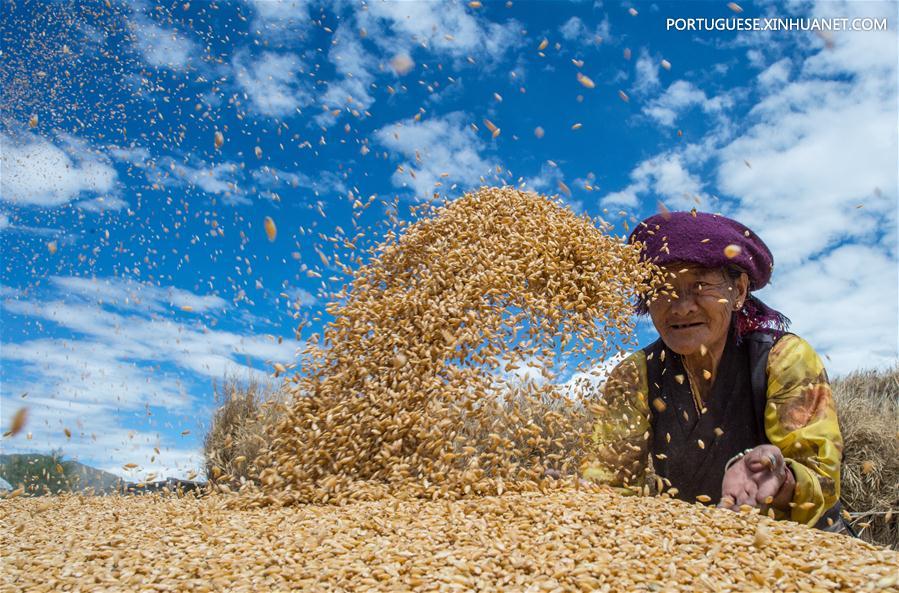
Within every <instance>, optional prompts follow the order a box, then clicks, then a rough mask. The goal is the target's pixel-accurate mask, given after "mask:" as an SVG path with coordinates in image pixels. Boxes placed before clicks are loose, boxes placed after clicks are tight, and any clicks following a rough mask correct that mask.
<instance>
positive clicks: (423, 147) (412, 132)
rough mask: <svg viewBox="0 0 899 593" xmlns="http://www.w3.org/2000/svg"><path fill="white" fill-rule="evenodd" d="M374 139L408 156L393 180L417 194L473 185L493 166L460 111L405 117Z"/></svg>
mask: <svg viewBox="0 0 899 593" xmlns="http://www.w3.org/2000/svg"><path fill="white" fill-rule="evenodd" d="M375 138H377V140H378V141H379V142H380V143H381V144H383V145H384V146H386V147H387V148H389V149H391V150H393V151H395V152H398V153H399V154H401V155H402V156H403V157H405V158H406V159H407V160H406V162H404V163H403V164H402V167H403V171H399V170H397V171H396V172H395V173H394V174H393V183H394V185H397V186H408V187H411V188H413V189H414V190H415V193H416V195H417V196H418V197H430V196H431V194H432V193H434V192H435V191H439V190H440V188H441V187H446V186H447V185H450V184H456V183H458V184H461V185H463V186H465V188H468V187H473V186H475V185H478V184H480V182H481V178H482V176H485V175H488V174H490V172H491V168H492V165H491V164H490V163H489V162H487V161H486V160H484V158H483V157H481V155H480V151H481V150H482V149H483V142H482V141H481V140H480V139H479V138H478V137H477V135H476V134H475V133H474V131H473V130H472V129H471V127H470V126H469V125H468V123H467V122H466V120H465V116H464V114H462V113H460V112H454V113H450V114H448V115H446V116H443V117H438V118H431V119H427V120H424V121H420V122H416V121H414V120H412V119H408V120H404V121H402V122H398V123H396V124H391V125H388V126H385V127H383V128H381V129H379V130H377V131H376V132H375ZM463 189H464V188H463Z"/></svg>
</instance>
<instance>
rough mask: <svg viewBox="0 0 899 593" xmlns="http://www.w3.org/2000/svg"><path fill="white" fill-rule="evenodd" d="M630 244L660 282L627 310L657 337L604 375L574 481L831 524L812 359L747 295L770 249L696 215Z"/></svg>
mask: <svg viewBox="0 0 899 593" xmlns="http://www.w3.org/2000/svg"><path fill="white" fill-rule="evenodd" d="M630 241H631V242H632V243H637V244H639V245H641V248H642V253H643V257H644V258H646V259H648V260H649V261H652V262H654V263H655V264H657V265H658V266H660V267H661V268H662V270H663V271H664V273H665V276H666V285H665V286H664V287H663V288H661V289H658V290H657V291H656V292H655V293H654V294H651V295H647V296H646V298H645V300H643V301H642V302H641V303H640V304H639V310H640V312H641V313H648V314H649V315H650V317H651V318H652V323H653V325H654V326H655V328H656V330H657V331H658V332H659V336H660V337H659V339H658V340H656V341H655V342H653V343H652V344H650V345H649V346H647V347H646V348H643V349H642V350H639V351H637V352H635V353H634V354H632V355H631V356H630V357H628V358H627V359H625V360H624V361H623V362H621V363H620V364H619V365H618V366H617V367H616V368H615V369H614V370H613V371H612V373H611V375H610V376H609V379H608V381H607V382H606V386H605V389H604V398H603V405H604V406H605V408H606V409H605V411H604V413H602V414H600V416H599V418H600V419H599V422H598V423H597V425H596V430H595V435H594V436H595V440H596V444H597V449H596V455H595V457H594V458H593V460H592V461H591V463H590V464H589V465H588V466H587V467H586V469H585V471H584V475H585V477H587V478H589V479H594V480H599V481H602V482H605V483H609V484H611V485H613V486H620V487H623V488H624V489H626V490H630V491H639V490H644V489H646V488H655V487H658V488H659V489H661V490H666V491H667V492H668V493H669V494H670V495H672V496H675V497H677V498H680V499H682V500H686V501H695V500H699V501H703V502H707V501H713V502H717V503H718V504H719V506H722V507H727V508H734V509H736V508H739V507H740V506H743V505H750V506H753V507H759V508H761V509H762V511H763V512H765V513H768V514H769V516H774V517H776V518H788V519H790V520H793V521H796V522H799V523H804V524H806V525H811V526H816V527H819V528H822V529H829V530H834V531H836V530H843V529H844V525H843V523H842V521H841V519H840V512H839V505H838V500H839V493H840V458H841V451H842V438H841V436H840V430H839V426H838V424H837V416H836V411H835V409H834V404H833V399H832V398H831V392H830V386H829V384H828V380H827V373H826V372H825V370H824V365H823V364H822V362H821V359H820V358H819V357H818V355H817V354H816V353H815V351H814V350H813V349H812V347H811V346H810V345H809V344H808V343H807V342H806V341H805V340H803V339H802V338H800V337H799V336H796V335H794V334H790V333H787V332H786V331H785V330H786V326H787V324H788V323H789V321H788V320H787V319H786V318H785V317H784V316H783V315H781V314H780V313H778V312H777V311H774V310H773V309H771V308H769V307H768V306H766V305H765V304H764V303H762V302H761V301H760V300H759V299H758V298H757V297H755V296H753V295H752V291H755V290H758V289H760V288H762V287H763V286H765V285H766V284H767V283H768V280H769V278H770V276H771V270H772V268H773V258H772V255H771V252H770V251H769V250H768V248H767V247H766V246H765V244H764V243H763V242H762V240H761V239H759V238H758V236H756V235H755V233H753V232H752V231H751V230H749V229H748V228H746V227H745V226H743V225H742V224H740V223H738V222H736V221H734V220H730V219H728V218H725V217H723V216H718V215H713V214H705V213H699V212H695V211H694V212H671V213H665V214H659V215H656V216H652V217H650V218H648V219H646V220H645V221H643V222H642V223H640V224H639V226H638V227H637V228H635V229H634V232H633V233H632V234H631V237H630ZM652 474H655V476H656V477H655V479H648V478H649V477H650V476H651V475H652Z"/></svg>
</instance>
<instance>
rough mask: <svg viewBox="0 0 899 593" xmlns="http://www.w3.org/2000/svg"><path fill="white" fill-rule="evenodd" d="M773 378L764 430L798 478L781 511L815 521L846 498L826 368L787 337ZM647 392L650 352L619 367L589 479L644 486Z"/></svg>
mask: <svg viewBox="0 0 899 593" xmlns="http://www.w3.org/2000/svg"><path fill="white" fill-rule="evenodd" d="M767 376H768V388H767V405H766V407H765V421H764V424H765V434H766V436H767V437H768V440H769V441H770V443H771V444H773V445H775V446H777V447H778V448H779V449H780V450H781V452H782V453H783V455H784V458H785V459H786V462H787V464H788V465H789V467H790V469H792V471H793V474H794V475H795V476H796V489H795V491H794V495H793V500H792V503H791V505H790V507H791V508H790V509H789V511H788V512H786V513H784V512H780V511H775V516H776V517H777V518H789V519H790V520H792V521H796V522H798V523H804V524H806V525H814V524H815V523H817V521H818V520H819V519H820V517H821V516H822V515H823V514H824V512H825V511H827V510H828V509H829V508H830V507H832V506H833V505H834V504H835V503H836V502H837V500H838V499H839V496H840V460H841V457H842V450H843V439H842V436H841V435H840V428H839V424H838V423H837V414H836V408H835V406H834V402H833V397H832V394H831V390H830V384H829V382H828V379H827V373H826V371H825V370H824V365H823V363H822V362H821V359H820V357H819V356H818V355H817V353H816V352H815V351H814V350H813V349H812V347H811V346H810V345H809V344H808V342H806V341H805V340H803V339H802V338H800V337H799V336H796V335H793V334H786V335H784V336H783V337H782V338H781V339H780V340H778V341H777V342H776V343H775V344H774V346H773V347H772V348H771V351H770V353H769V355H768V364H767ZM647 393H649V389H648V385H647V369H646V355H645V354H644V353H643V351H642V350H640V351H637V352H636V353H634V354H632V355H631V356H629V357H628V358H626V359H625V360H624V361H622V362H621V363H620V364H619V365H618V366H617V367H615V369H614V370H613V371H612V373H611V374H610V376H609V378H608V380H607V381H606V384H605V386H604V388H603V397H602V399H601V401H600V402H599V403H598V405H597V406H596V407H595V408H594V410H595V413H596V417H597V421H596V423H595V425H594V432H593V441H594V445H595V449H594V450H593V451H592V452H591V453H592V454H591V456H590V457H589V459H588V461H587V462H586V463H585V466H584V469H583V475H584V477H585V478H587V479H591V480H595V481H599V482H602V483H605V484H608V485H610V486H613V487H616V488H618V489H619V491H621V492H623V493H638V492H641V491H642V490H643V488H644V486H645V484H646V478H647V475H648V474H649V473H651V471H652V465H651V460H650V458H649V457H650V456H649V443H650V442H651V441H652V439H651V431H652V426H651V413H650V408H649V406H650V403H649V402H648V401H647ZM760 444H761V443H760Z"/></svg>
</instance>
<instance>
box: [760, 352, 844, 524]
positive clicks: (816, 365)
mask: <svg viewBox="0 0 899 593" xmlns="http://www.w3.org/2000/svg"><path fill="white" fill-rule="evenodd" d="M767 400H768V404H767V407H766V409H765V432H766V433H767V435H768V440H770V441H771V444H773V445H776V446H777V447H778V448H779V449H780V450H781V451H782V452H783V455H784V457H785V458H786V460H787V463H788V464H789V466H790V468H791V469H792V470H793V474H794V475H795V476H796V490H795V493H794V496H793V501H792V503H791V510H790V512H789V518H790V519H791V520H793V521H796V522H798V523H805V524H806V525H814V524H815V523H816V522H817V521H818V520H819V519H820V518H821V515H822V514H823V513H824V512H825V511H826V510H827V509H829V508H830V507H831V506H833V505H834V504H835V503H836V502H837V500H838V499H839V497H840V460H841V457H842V451H843V438H842V436H841V435H840V426H839V424H838V423H837V413H836V408H835V406H834V402H833V396H832V394H831V391H830V384H829V382H828V380H827V372H826V371H825V370H824V365H823V364H822V362H821V359H820V358H819V357H818V355H817V354H816V353H815V351H814V350H813V349H812V347H811V346H810V345H809V344H808V342H806V341H805V340H803V339H802V338H800V337H799V336H795V335H792V334H787V335H785V336H784V337H782V338H781V339H780V340H779V341H778V342H777V343H776V344H775V345H774V346H773V347H772V349H771V353H770V354H769V355H768V393H767Z"/></svg>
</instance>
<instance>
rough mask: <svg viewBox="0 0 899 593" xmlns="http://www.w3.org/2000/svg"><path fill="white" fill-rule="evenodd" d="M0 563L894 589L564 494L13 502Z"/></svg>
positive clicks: (800, 539)
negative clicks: (284, 504)
mask: <svg viewBox="0 0 899 593" xmlns="http://www.w3.org/2000/svg"><path fill="white" fill-rule="evenodd" d="M760 540H763V541H760ZM0 557H2V558H3V570H2V571H0V590H2V591H31V592H39V591H47V592H49V591H106V590H108V591H248V592H250V591H521V592H525V591H527V592H537V591H560V592H577V591H585V592H586V591H615V592H617V591H660V592H668V591H672V592H673V591H691V592H693V591H721V592H727V591H754V592H761V591H853V592H861V591H893V592H895V591H897V590H899V589H897V585H896V579H897V572H896V566H897V563H899V554H897V553H896V552H893V551H889V550H884V549H880V548H876V547H874V546H872V545H870V544H866V543H864V542H861V541H859V540H853V539H850V538H846V537H843V536H838V535H833V534H827V533H822V532H820V531H817V530H814V529H808V528H806V527H802V526H800V525H796V524H795V523H790V522H774V521H771V520H770V519H768V518H767V517H762V516H758V515H739V514H737V513H732V512H730V511H723V510H718V509H713V508H703V507H699V506H697V505H689V504H687V503H684V502H681V501H677V500H675V501H671V500H665V499H662V498H624V497H620V496H617V495H614V494H611V493H605V492H585V491H580V492H576V491H574V490H565V491H560V492H553V493H550V494H547V495H543V494H540V493H536V494H508V493H506V494H505V495H503V496H501V497H493V496H486V497H478V498H466V499H462V500H456V501H448V500H438V501H429V500H420V499H407V500H401V499H397V498H386V499H383V500H380V501H369V502H365V501H363V502H356V503H352V504H347V505H345V506H335V505H302V506H296V507H288V508H274V509H273V508H266V509H254V510H243V511H234V510H228V509H226V508H225V507H224V505H223V500H222V499H221V497H210V498H207V499H202V500H196V499H193V498H180V499H179V498H167V499H161V498H159V497H155V496H153V497H129V498H123V497H96V498H81V497H72V496H65V497H54V498H52V499H49V500H48V499H26V498H18V499H14V500H7V501H0Z"/></svg>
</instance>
